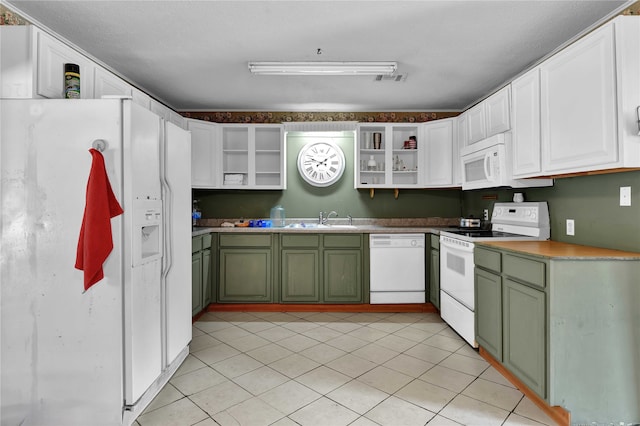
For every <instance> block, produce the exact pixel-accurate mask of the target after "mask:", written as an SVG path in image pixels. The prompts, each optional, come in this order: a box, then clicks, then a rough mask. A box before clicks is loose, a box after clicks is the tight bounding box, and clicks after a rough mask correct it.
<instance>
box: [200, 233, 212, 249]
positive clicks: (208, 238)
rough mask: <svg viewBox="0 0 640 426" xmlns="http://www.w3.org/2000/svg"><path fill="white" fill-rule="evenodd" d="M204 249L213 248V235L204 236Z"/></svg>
mask: <svg viewBox="0 0 640 426" xmlns="http://www.w3.org/2000/svg"><path fill="white" fill-rule="evenodd" d="M202 248H203V249H207V248H211V234H204V235H203V236H202Z"/></svg>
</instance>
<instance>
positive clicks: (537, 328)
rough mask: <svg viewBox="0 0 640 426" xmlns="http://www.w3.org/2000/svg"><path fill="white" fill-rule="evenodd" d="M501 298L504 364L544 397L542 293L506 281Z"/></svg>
mask: <svg viewBox="0 0 640 426" xmlns="http://www.w3.org/2000/svg"><path fill="white" fill-rule="evenodd" d="M502 297H503V301H502V303H503V305H502V314H503V318H502V320H503V331H504V334H503V338H504V340H503V345H504V352H503V354H504V357H503V363H504V365H505V366H506V367H507V368H508V369H509V370H510V371H511V372H512V373H513V374H515V375H516V376H517V377H518V378H519V379H520V380H522V382H523V383H524V384H526V385H527V386H528V387H529V388H530V389H531V390H533V391H534V392H536V393H537V394H538V395H539V396H540V397H542V398H546V396H547V395H546V344H545V343H546V336H545V317H546V310H545V293H544V292H542V291H539V290H536V289H534V288H531V287H528V286H526V285H523V284H520V283H517V282H515V281H512V280H510V279H505V280H504V282H503V287H502Z"/></svg>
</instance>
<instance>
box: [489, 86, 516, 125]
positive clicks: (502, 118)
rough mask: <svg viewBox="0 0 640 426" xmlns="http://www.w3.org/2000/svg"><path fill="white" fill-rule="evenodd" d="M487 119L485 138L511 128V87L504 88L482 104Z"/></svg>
mask: <svg viewBox="0 0 640 426" xmlns="http://www.w3.org/2000/svg"><path fill="white" fill-rule="evenodd" d="M483 103H484V110H485V114H486V119H487V123H486V126H487V137H489V136H493V135H497V134H498V133H503V132H506V131H508V130H509V129H510V128H511V87H510V86H506V87H504V88H502V89H501V90H498V91H497V92H496V93H494V94H493V95H491V96H489V97H488V98H487V99H486V100H485V101H484V102H483Z"/></svg>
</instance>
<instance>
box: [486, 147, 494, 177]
mask: <svg viewBox="0 0 640 426" xmlns="http://www.w3.org/2000/svg"><path fill="white" fill-rule="evenodd" d="M484 173H485V175H486V176H487V180H489V181H492V180H493V176H492V175H491V153H490V152H487V153H486V154H485V155H484Z"/></svg>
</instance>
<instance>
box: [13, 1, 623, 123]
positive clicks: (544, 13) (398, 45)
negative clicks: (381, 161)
mask: <svg viewBox="0 0 640 426" xmlns="http://www.w3.org/2000/svg"><path fill="white" fill-rule="evenodd" d="M5 1H6V3H8V4H9V5H13V6H15V7H16V8H17V9H18V12H23V13H24V14H25V15H26V16H25V17H26V18H27V19H29V18H31V19H32V20H34V21H35V22H36V23H40V24H41V25H44V26H46V27H48V28H49V29H51V30H53V31H55V32H56V33H58V34H60V35H61V36H62V37H64V38H65V39H67V40H68V41H70V42H71V43H73V44H75V45H76V46H78V47H80V48H81V49H84V50H85V51H86V52H88V53H90V54H91V55H93V56H94V57H95V58H98V59H99V60H100V61H102V62H103V63H104V64H105V65H107V66H109V67H110V68H112V69H113V70H117V71H118V72H119V73H120V75H122V76H124V77H125V78H126V79H128V80H129V81H131V82H132V83H134V84H135V85H136V86H138V87H140V88H141V89H143V90H145V91H147V92H149V93H151V94H152V95H153V96H154V97H156V98H158V99H159V100H161V101H163V102H165V103H166V104H167V105H169V106H171V107H173V108H175V109H177V110H181V111H195V110H206V111H213V110H222V111H232V110H242V111H344V112H347V111H437V110H461V109H464V108H466V107H468V106H469V105H471V104H473V103H475V102H476V101H478V100H479V99H481V98H483V97H484V96H486V95H488V94H489V93H490V92H491V91H493V90H494V89H496V88H498V87H499V86H501V85H502V84H504V83H505V82H507V81H509V80H510V79H512V78H513V77H514V76H516V75H517V74H519V73H520V72H521V71H523V70H524V69H525V68H527V67H529V66H530V65H531V64H533V63H535V62H537V61H539V60H540V58H542V57H544V56H546V55H547V54H549V53H550V52H552V51H554V50H555V49H557V48H558V47H559V46H561V45H563V44H564V43H565V42H566V41H568V40H570V39H572V38H574V37H575V36H576V35H578V34H580V33H582V32H583V31H584V30H585V29H587V28H589V27H591V26H592V25H593V24H595V23H598V22H600V21H602V19H603V18H604V17H608V16H610V15H611V14H612V13H614V12H615V13H617V12H619V11H621V10H622V9H623V8H624V7H625V6H629V5H630V3H631V2H628V1H619V0H604V1H595V0H593V1H592V0H578V1H575V0H573V1H571V0H562V1H557V0H547V1H482V0H475V1H462V0H459V1H420V0H413V1H403V0H395V1H362V0H361V1H347V0H344V1H317V0H298V1H277V0H271V1H266V0H263V1H244V0H235V1H217V0H209V1H91V0H82V1H64V0H62V1H34V0H5ZM318 48H320V49H322V52H323V53H322V54H321V55H318V54H317V49H318ZM256 60H265V61H283V60H293V61H313V60H326V61H352V60H353V61H374V60H384V61H389V60H390V61H398V64H399V66H398V69H399V72H400V73H402V74H405V73H406V74H407V75H408V78H407V80H406V81H404V82H391V81H383V82H375V81H374V78H373V77H350V76H347V77H335V76H331V77H319V76H313V77H311V76H304V77H300V76H286V77H285V76H252V75H250V73H249V71H248V69H247V62H248V61H256Z"/></svg>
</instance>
